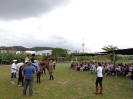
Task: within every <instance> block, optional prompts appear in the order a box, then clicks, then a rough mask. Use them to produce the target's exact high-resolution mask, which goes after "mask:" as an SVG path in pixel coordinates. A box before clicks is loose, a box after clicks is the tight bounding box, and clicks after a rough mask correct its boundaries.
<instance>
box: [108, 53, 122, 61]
mask: <svg viewBox="0 0 133 99" xmlns="http://www.w3.org/2000/svg"><path fill="white" fill-rule="evenodd" d="M110 60H111V61H112V62H113V61H114V59H113V54H110ZM118 60H122V56H119V55H115V62H116V61H118Z"/></svg>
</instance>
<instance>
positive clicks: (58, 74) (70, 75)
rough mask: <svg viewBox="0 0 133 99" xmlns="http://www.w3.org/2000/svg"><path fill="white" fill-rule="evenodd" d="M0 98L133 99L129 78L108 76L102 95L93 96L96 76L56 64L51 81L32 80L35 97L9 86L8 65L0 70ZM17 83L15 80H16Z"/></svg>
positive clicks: (42, 78) (18, 88)
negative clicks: (25, 94) (37, 81)
mask: <svg viewBox="0 0 133 99" xmlns="http://www.w3.org/2000/svg"><path fill="white" fill-rule="evenodd" d="M0 73H1V75H0V99H31V98H32V99H132V98H133V91H131V88H130V86H131V82H130V78H127V77H125V76H118V78H115V77H114V76H111V75H107V76H104V79H103V88H104V89H103V95H95V94H93V92H95V79H96V74H91V73H90V71H84V72H80V71H75V70H73V69H69V64H68V63H60V64H57V66H56V70H54V73H53V74H54V80H53V81H52V80H48V79H49V75H48V72H47V74H46V76H41V83H40V84H37V83H36V80H34V88H33V91H34V94H35V96H34V97H30V96H28V94H29V92H28V91H29V90H28V89H27V96H22V90H23V87H18V86H17V84H16V85H12V84H11V83H10V75H11V74H10V66H1V67H0ZM15 82H17V78H16V79H15Z"/></svg>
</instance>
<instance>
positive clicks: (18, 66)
mask: <svg viewBox="0 0 133 99" xmlns="http://www.w3.org/2000/svg"><path fill="white" fill-rule="evenodd" d="M22 65H24V63H22V62H21V63H17V64H16V69H17V71H16V76H17V78H18V75H19V74H18V73H19V68H20V66H22Z"/></svg>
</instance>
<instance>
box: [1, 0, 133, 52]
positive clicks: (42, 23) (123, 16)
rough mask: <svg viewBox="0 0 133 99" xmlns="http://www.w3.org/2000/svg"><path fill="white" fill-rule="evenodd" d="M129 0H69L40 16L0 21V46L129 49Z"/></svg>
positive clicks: (131, 20) (132, 18)
mask: <svg viewBox="0 0 133 99" xmlns="http://www.w3.org/2000/svg"><path fill="white" fill-rule="evenodd" d="M132 5H133V1H132V0H128V1H125V0H111V1H110V0H73V1H71V3H69V5H67V6H65V7H62V8H56V7H55V8H54V10H52V11H51V10H49V11H51V12H49V13H44V15H43V16H42V17H36V18H35V17H34V18H31V17H29V18H27V19H23V20H22V19H21V20H16V21H9V22H8V21H0V37H1V39H0V42H1V43H0V44H1V45H20V46H25V47H33V46H50V47H63V48H67V49H74V50H82V38H84V42H85V46H84V50H85V51H90V50H91V51H92V52H96V51H102V50H101V48H102V47H103V46H106V45H114V46H118V48H128V47H133V45H132V43H131V42H132V41H133V39H132V32H133V29H132V27H133V13H132V9H133V6H132Z"/></svg>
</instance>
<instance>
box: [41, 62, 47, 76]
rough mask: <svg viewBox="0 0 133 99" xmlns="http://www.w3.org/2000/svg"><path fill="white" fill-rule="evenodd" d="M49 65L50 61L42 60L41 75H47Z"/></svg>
mask: <svg viewBox="0 0 133 99" xmlns="http://www.w3.org/2000/svg"><path fill="white" fill-rule="evenodd" d="M48 67H49V63H47V62H41V63H40V72H41V75H43V73H44V74H45V75H46V69H47V70H48Z"/></svg>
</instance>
